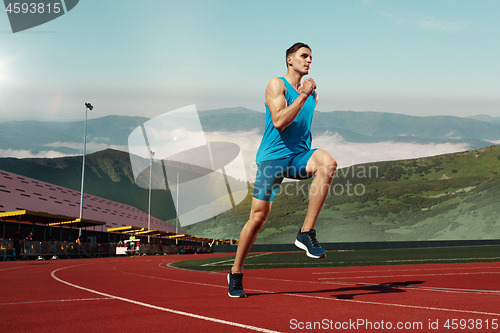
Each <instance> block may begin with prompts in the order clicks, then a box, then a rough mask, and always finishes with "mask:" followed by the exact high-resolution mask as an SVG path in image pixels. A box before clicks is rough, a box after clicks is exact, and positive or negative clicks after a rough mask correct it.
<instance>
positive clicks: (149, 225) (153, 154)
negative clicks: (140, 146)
mask: <svg viewBox="0 0 500 333" xmlns="http://www.w3.org/2000/svg"><path fill="white" fill-rule="evenodd" d="M150 153H151V156H150V159H149V204H148V231H149V230H151V173H152V170H153V159H154V157H155V153H154V151H150ZM148 244H150V236H149V233H148Z"/></svg>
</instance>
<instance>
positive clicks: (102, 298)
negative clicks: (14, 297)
mask: <svg viewBox="0 0 500 333" xmlns="http://www.w3.org/2000/svg"><path fill="white" fill-rule="evenodd" d="M106 299H112V298H109V297H95V298H73V299H53V300H46V301H27V302H15V303H0V305H18V304H36V303H56V302H80V301H102V300H106Z"/></svg>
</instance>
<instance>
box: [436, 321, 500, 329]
mask: <svg viewBox="0 0 500 333" xmlns="http://www.w3.org/2000/svg"><path fill="white" fill-rule="evenodd" d="M443 327H445V328H447V329H452V330H457V329H461V330H464V329H471V330H473V329H476V330H480V329H487V330H488V329H492V330H496V329H498V319H491V320H489V319H484V320H483V319H448V320H447V321H446V322H445V323H444V325H443Z"/></svg>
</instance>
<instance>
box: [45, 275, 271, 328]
mask: <svg viewBox="0 0 500 333" xmlns="http://www.w3.org/2000/svg"><path fill="white" fill-rule="evenodd" d="M77 266H80V265H77ZM71 267H76V266H68V267H63V268H59V269H56V270H54V271H52V272H51V273H50V275H51V276H52V278H54V279H55V280H56V281H59V282H61V283H63V284H66V285H68V286H70V287H73V288H77V289H81V290H85V291H88V292H90V293H93V294H97V295H101V296H104V297H109V298H112V299H116V300H120V301H123V302H128V303H132V304H135V305H140V306H144V307H146V308H150V309H155V310H160V311H164V312H170V313H174V314H178V315H182V316H186V317H191V318H196V319H202V320H206V321H211V322H214V323H219V324H225V325H229V326H234V327H240V328H245V329H249V330H252V331H257V332H266V333H280V332H278V331H273V330H269V329H266V328H261V327H256V326H251V325H245V324H240V323H236V322H232V321H227V320H223V319H217V318H212V317H207V316H202V315H197V314H194V313H189V312H184V311H179V310H174V309H169V308H165V307H161V306H156V305H152V304H148V303H144V302H139V301H134V300H132V299H128V298H123V297H120V296H114V295H110V294H106V293H103V292H100V291H97V290H93V289H89V288H85V287H82V286H79V285H76V284H73V283H70V282H67V281H64V280H62V279H60V278H58V277H57V276H56V275H55V273H56V272H58V271H60V270H63V269H66V268H71Z"/></svg>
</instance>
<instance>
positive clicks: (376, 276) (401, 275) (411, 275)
mask: <svg viewBox="0 0 500 333" xmlns="http://www.w3.org/2000/svg"><path fill="white" fill-rule="evenodd" d="M479 274H500V272H470V273H467V272H460V273H440V274H438V273H436V274H429V273H428V274H397V275H375V276H345V277H326V278H318V280H340V279H343V280H344V279H372V278H393V277H420V276H445V275H479Z"/></svg>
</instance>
